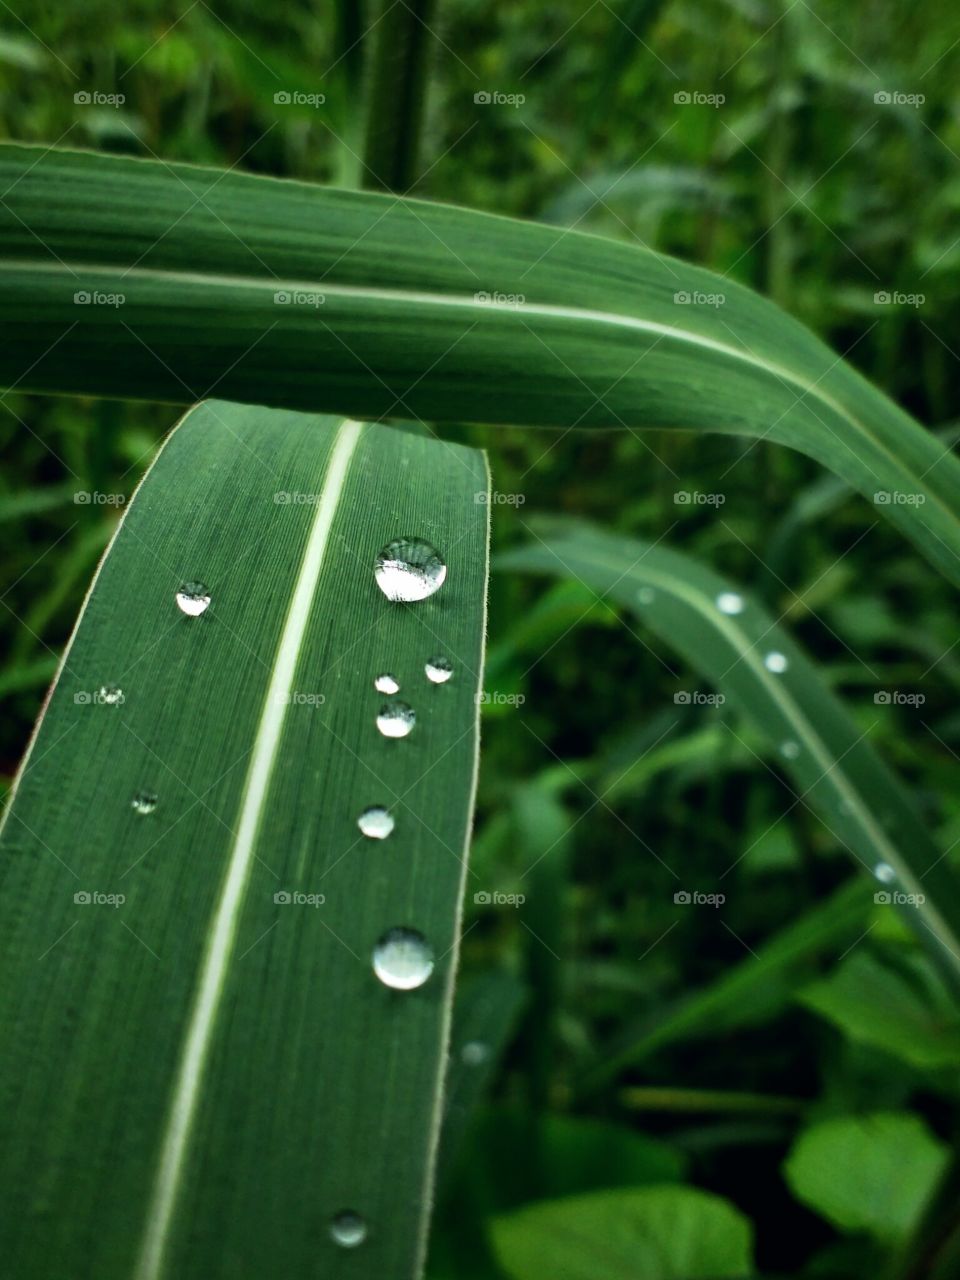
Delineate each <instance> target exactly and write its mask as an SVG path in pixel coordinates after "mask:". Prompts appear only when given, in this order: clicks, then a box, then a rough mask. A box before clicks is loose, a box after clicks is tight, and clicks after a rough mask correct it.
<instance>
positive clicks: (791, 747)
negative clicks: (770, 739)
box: [780, 738, 800, 760]
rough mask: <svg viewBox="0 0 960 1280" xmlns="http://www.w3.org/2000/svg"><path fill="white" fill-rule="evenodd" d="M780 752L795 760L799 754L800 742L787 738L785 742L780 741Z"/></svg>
mask: <svg viewBox="0 0 960 1280" xmlns="http://www.w3.org/2000/svg"><path fill="white" fill-rule="evenodd" d="M780 754H781V755H782V756H786V758H787V759H788V760H796V758H797V756H798V755H799V754H800V743H799V742H794V740H793V739H792V738H788V739H787V740H786V742H781V743H780Z"/></svg>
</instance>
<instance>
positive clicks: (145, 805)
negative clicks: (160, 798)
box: [130, 791, 157, 814]
mask: <svg viewBox="0 0 960 1280" xmlns="http://www.w3.org/2000/svg"><path fill="white" fill-rule="evenodd" d="M130 805H131V807H132V809H133V811H134V813H141V814H142V813H153V811H154V809H155V808H156V807H157V796H156V793H155V792H153V791H138V792H137V793H136V795H135V796H134V797H133V799H132V800H131V801H130Z"/></svg>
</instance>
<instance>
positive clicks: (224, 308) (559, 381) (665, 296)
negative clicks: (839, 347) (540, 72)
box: [0, 146, 960, 582]
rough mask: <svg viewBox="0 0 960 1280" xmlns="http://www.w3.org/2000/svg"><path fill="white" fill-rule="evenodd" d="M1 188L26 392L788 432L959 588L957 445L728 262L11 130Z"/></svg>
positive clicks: (1, 365) (15, 336)
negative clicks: (718, 264) (103, 151)
mask: <svg viewBox="0 0 960 1280" xmlns="http://www.w3.org/2000/svg"><path fill="white" fill-rule="evenodd" d="M0 190H2V191H3V192H4V193H5V195H4V199H3V202H2V205H0V282H2V292H0V314H2V315H3V316H4V317H6V318H7V319H8V320H10V321H11V324H10V332H9V335H8V338H7V340H6V342H5V343H4V344H3V346H2V347H0V381H2V382H4V383H6V384H7V385H8V386H10V385H14V386H19V387H21V388H22V389H25V390H35V391H62V392H90V393H94V394H98V395H105V394H107V395H113V396H129V397H137V396H139V397H146V398H149V399H154V400H156V399H165V400H172V401H175V402H191V401H194V400H197V399H202V398H204V397H205V396H207V395H210V394H212V393H213V392H214V391H216V393H217V394H218V395H221V396H226V397H229V398H230V399H233V400H245V401H249V402H262V401H264V400H266V401H268V402H269V403H271V404H281V405H286V406H290V407H294V408H305V409H316V408H317V407H318V406H319V405H320V404H322V405H323V407H324V408H327V409H333V410H335V411H337V412H342V413H350V414H359V415H360V416H363V417H378V416H391V415H392V416H395V417H407V418H416V417H423V418H429V419H432V420H434V421H442V420H451V419H452V420H458V421H470V422H489V423H527V424H531V425H539V426H582V427H591V426H593V427H618V426H627V427H632V428H636V427H676V428H681V429H698V430H706V431H719V432H725V433H728V434H735V435H747V436H752V437H755V438H768V439H770V440H773V441H778V442H779V443H781V444H785V445H788V446H790V447H791V448H794V449H799V450H801V451H802V452H805V453H808V454H810V455H811V456H812V457H814V458H816V459H818V460H819V461H820V462H821V463H823V464H824V465H825V466H826V467H828V468H829V469H830V470H832V471H834V472H836V474H837V475H839V476H841V477H842V478H844V479H845V480H847V481H848V482H849V483H850V484H851V485H853V486H854V487H855V488H857V489H858V490H859V491H860V492H861V493H863V494H865V495H867V496H868V497H871V498H874V497H876V500H877V502H878V507H879V509H881V510H882V511H883V513H884V514H886V515H887V516H889V518H890V519H891V520H893V521H894V522H895V523H896V524H897V525H899V527H900V528H901V529H902V531H903V532H904V533H905V534H906V535H907V536H908V537H909V538H911V539H912V540H913V541H914V542H915V544H916V545H917V546H918V547H919V548H920V550H921V551H922V552H923V553H924V554H925V555H926V556H927V557H928V558H929V559H930V560H931V561H932V562H933V563H934V564H935V565H937V566H938V567H939V568H940V570H941V571H942V572H943V573H945V574H946V575H947V576H949V577H951V578H952V579H953V580H954V581H955V582H960V462H958V460H957V459H956V458H954V457H953V456H952V455H951V454H950V452H949V451H948V450H947V449H945V448H944V447H943V446H942V445H941V444H940V443H939V442H938V441H937V440H935V439H934V437H933V436H932V435H931V434H930V433H929V432H927V431H925V430H924V429H923V428H921V427H920V426H919V425H918V424H917V423H916V422H915V421H914V420H913V419H912V418H911V417H910V416H909V415H908V414H906V413H904V412H903V411H902V410H901V409H899V408H898V407H897V406H896V405H895V404H893V403H892V402H891V401H890V400H888V399H887V398H886V397H885V396H884V395H883V394H882V393H881V392H880V391H878V390H877V389H876V388H874V387H872V386H871V385H870V384H869V383H868V382H867V381H865V380H864V379H863V378H862V377H861V376H860V375H859V374H857V373H856V372H855V371H854V370H853V369H852V368H851V367H850V366H849V365H847V364H846V363H845V362H844V361H843V360H842V359H841V358H840V357H838V356H836V355H835V354H834V353H833V352H831V351H830V350H829V349H828V348H827V347H826V346H825V345H824V344H823V343H822V342H820V341H819V340H818V339H817V338H815V337H814V336H813V334H811V333H810V332H809V331H807V330H806V329H804V328H803V326H802V325H800V324H798V323H797V322H796V321H794V320H792V319H791V318H790V317H789V316H787V315H785V314H784V313H783V312H782V311H780V310H779V309H778V308H777V307H775V306H774V305H773V304H771V303H770V302H768V301H766V300H765V299H763V298H761V297H759V296H757V295H756V294H754V293H752V292H751V291H750V290H748V289H745V288H743V287H741V286H739V285H737V284H735V283H733V282H731V281H729V280H727V279H725V278H723V277H720V276H717V275H715V274H713V273H712V272H709V271H705V270H703V269H701V268H699V267H695V266H690V265H688V264H686V263H682V262H679V261H677V260H675V259H672V258H668V257H665V256H662V255H659V254H656V253H652V252H649V251H646V250H642V249H638V248H636V247H634V246H631V245H626V244H622V243H617V242H615V241H607V240H603V239H599V238H597V237H593V236H588V235H583V234H580V233H578V232H574V231H568V230H557V229H556V228H551V227H546V226H538V225H535V224H530V223H522V222H518V221H514V220H510V219H506V218H499V217H494V216H491V215H488V214H481V213H476V212H471V211H468V210H464V209H456V208H452V207H450V206H444V205H434V204H428V203H424V202H420V201H416V200H407V199H400V198H397V197H393V196H388V195H384V194H374V193H362V192H349V191H336V190H329V189H322V188H318V187H311V186H308V185H306V184H302V183H297V182H279V181H276V180H272V179H267V178H261V177H254V176H251V175H241V174H237V173H232V172H223V171H217V170H209V169H202V168H193V167H189V166H184V165H169V164H166V163H162V162H161V163H157V162H153V161H142V160H135V159H130V158H126V157H110V156H103V155H92V154H84V153H82V152H67V151H54V150H50V149H43V148H38V147H19V146H6V147H3V148H0ZM75 299H79V300H80V301H79V303H77V302H75ZM701 304H702V305H701Z"/></svg>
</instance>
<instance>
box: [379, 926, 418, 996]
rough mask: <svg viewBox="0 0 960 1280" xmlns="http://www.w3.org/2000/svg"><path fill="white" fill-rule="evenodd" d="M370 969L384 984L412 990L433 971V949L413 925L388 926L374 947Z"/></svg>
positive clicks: (402, 989)
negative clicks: (389, 927) (404, 926)
mask: <svg viewBox="0 0 960 1280" xmlns="http://www.w3.org/2000/svg"><path fill="white" fill-rule="evenodd" d="M373 971H374V973H375V974H376V975H377V977H378V978H379V979H380V981H381V982H382V983H383V984H384V986H387V987H394V988H395V989H396V990H397V991H412V990H413V989H414V988H415V987H422V986H423V984H424V983H425V982H426V980H427V979H428V978H429V977H430V975H431V973H433V950H432V948H431V946H430V944H429V943H428V942H427V940H426V938H425V937H424V936H423V934H422V933H417V932H416V930H415V929H390V930H388V931H387V932H386V933H385V934H384V935H383V937H382V938H381V939H380V941H379V942H378V943H377V945H376V946H375V947H374V949H373Z"/></svg>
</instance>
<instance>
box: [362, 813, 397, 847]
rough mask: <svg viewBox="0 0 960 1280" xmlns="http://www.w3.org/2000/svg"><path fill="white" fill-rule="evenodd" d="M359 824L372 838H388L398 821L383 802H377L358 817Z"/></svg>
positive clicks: (365, 833) (366, 834)
mask: <svg viewBox="0 0 960 1280" xmlns="http://www.w3.org/2000/svg"><path fill="white" fill-rule="evenodd" d="M357 826H358V827H359V828H360V830H361V831H362V832H363V834H364V835H365V836H369V837H370V839H371V840H386V838H387V836H388V835H389V834H390V832H391V831H392V830H393V828H394V827H395V826H396V821H395V819H394V816H393V814H392V813H390V812H389V811H388V810H387V809H385V808H384V807H383V805H382V804H375V805H372V806H371V807H370V808H369V809H364V811H363V813H361V815H360V817H359V818H358V819H357Z"/></svg>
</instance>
